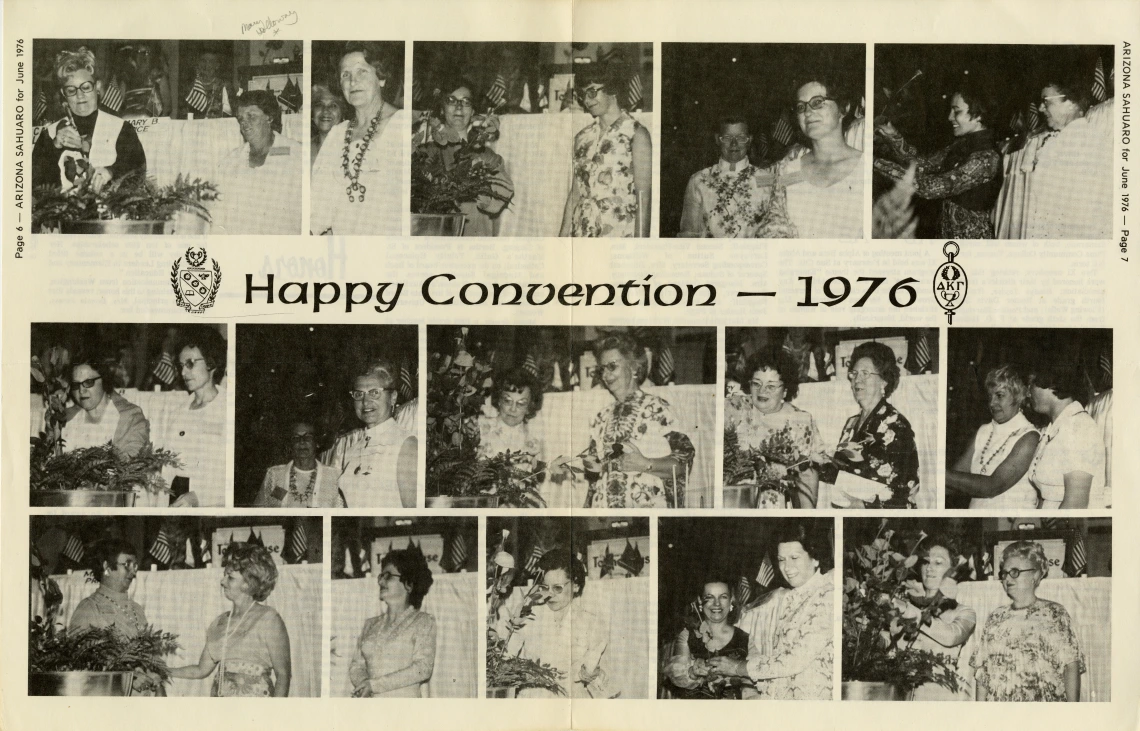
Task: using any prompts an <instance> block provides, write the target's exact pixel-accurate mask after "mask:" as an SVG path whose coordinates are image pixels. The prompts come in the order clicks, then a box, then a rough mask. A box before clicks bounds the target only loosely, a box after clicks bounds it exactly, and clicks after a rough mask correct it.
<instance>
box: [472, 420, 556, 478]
mask: <svg viewBox="0 0 1140 731" xmlns="http://www.w3.org/2000/svg"><path fill="white" fill-rule="evenodd" d="M477 423H478V425H479V450H478V455H479V456H480V457H482V458H484V459H491V458H492V457H494V456H495V455H497V454H502V453H504V452H510V453H511V455H512V456H515V455H517V458H515V459H513V460H512V463H513V464H516V465H520V466H527V467H530V468H531V469H532V470H533V469H537V466H538V464H537V463H538V462H542V461H545V460H544V456H543V451H544V450H543V442H544V440H543V437H542V428H541V427H539V426H538V424H537V423H535V422H533V421H524V422H522V423H521V424H519V425H518V426H508V425H507V424H506V422H504V421H503V420H502V419H501V418H500V417H498V416H487V415H485V414H480V415H479V418H478V421H477Z"/></svg>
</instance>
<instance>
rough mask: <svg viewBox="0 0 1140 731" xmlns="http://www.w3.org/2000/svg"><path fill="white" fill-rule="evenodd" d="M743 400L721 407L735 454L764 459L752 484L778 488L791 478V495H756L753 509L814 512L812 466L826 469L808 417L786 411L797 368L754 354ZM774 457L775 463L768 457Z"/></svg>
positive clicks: (778, 354) (784, 358) (783, 358)
mask: <svg viewBox="0 0 1140 731" xmlns="http://www.w3.org/2000/svg"><path fill="white" fill-rule="evenodd" d="M744 374H745V376H746V379H745V381H744V383H742V384H741V386H742V389H743V390H744V393H745V394H746V395H745V396H744V397H737V398H730V399H727V400H726V401H725V406H724V428H725V429H731V430H733V431H735V432H736V437H737V442H738V444H739V447H740V449H741V450H756V453H758V454H761V455H765V456H764V465H765V466H764V467H763V468H758V469H762V471H763V473H764V474H758V475H756V476H755V479H756V484H758V485H763V484H765V483H769V484H771V483H772V482H774V481H776V482H784V481H786V479H787V477H788V476H791V478H792V482H794V484H795V493H794V494H793V495H791V496H786V495H785V494H784V492H783V491H781V490H779V489H776V488H773V487H769V488H767V489H761V490H760V492H759V494H758V495H757V496H756V505H757V507H761V508H784V507H788V505H789V503H790V504H791V505H792V506H794V507H800V508H814V507H815V504H816V497H817V495H818V490H819V472H818V470H817V469H816V468H815V467H814V466H813V464H815V465H818V464H825V463H827V462H828V461H829V460H828V456H827V453H826V452H825V451H824V448H823V438H822V437H821V436H820V435H819V428H818V427H817V426H816V424H815V419H814V418H812V415H811V414H809V413H808V412H806V411H803V410H802V409H798V408H796V407H795V406H793V405H792V401H794V400H795V398H796V395H797V394H798V393H799V389H800V369H799V366H798V364H797V363H796V362H795V361H794V360H793V359H792V357H791V356H789V355H788V354H787V353H785V352H784V351H782V350H779V351H777V350H767V349H765V350H759V351H757V352H756V353H755V354H753V355H752V357H751V358H749V360H748V363H747V364H746V366H745V368H744ZM775 453H779V455H780V456H779V458H776V457H774V456H773V455H774V454H775Z"/></svg>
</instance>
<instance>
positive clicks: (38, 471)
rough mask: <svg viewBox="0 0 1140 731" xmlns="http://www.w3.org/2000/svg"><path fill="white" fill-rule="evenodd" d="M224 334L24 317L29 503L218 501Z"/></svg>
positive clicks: (215, 504)
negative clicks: (26, 330)
mask: <svg viewBox="0 0 1140 731" xmlns="http://www.w3.org/2000/svg"><path fill="white" fill-rule="evenodd" d="M226 330H227V327H226V325H224V324H211V325H162V324H157V323H149V324H134V323H82V322H81V323H55V322H52V323H32V325H31V353H32V355H31V377H30V378H29V385H30V391H31V413H30V415H29V416H30V422H31V423H30V433H31V463H30V468H31V479H30V484H29V488H30V504H31V505H32V506H33V507H57V508H58V507H84V508H92V507H141V508H165V507H168V506H169V507H174V508H197V507H203V508H221V507H225V506H226V505H227V496H226V475H227V472H226V439H227V431H228V428H227V424H226V391H227V387H226V383H227V378H226V362H227V357H228V350H227V334H226Z"/></svg>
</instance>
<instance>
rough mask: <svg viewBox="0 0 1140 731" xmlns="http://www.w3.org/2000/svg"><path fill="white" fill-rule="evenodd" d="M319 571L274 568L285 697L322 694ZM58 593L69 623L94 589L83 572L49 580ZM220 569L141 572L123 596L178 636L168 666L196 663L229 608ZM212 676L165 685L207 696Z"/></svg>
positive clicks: (36, 599)
mask: <svg viewBox="0 0 1140 731" xmlns="http://www.w3.org/2000/svg"><path fill="white" fill-rule="evenodd" d="M324 570H325V569H324V566H323V565H320V564H312V565H305V564H298V565H285V566H278V567H277V571H278V576H277V586H276V588H274V590H273V593H272V594H270V595H269V598H268V599H266V600H265V604H266V605H268V606H270V607H273V608H274V609H276V610H277V613H278V614H280V615H281V619H282V620H284V622H285V627H286V629H288V631H289V646H290V650H291V651H292V665H293V677H292V680H291V682H290V685H289V695H290V696H291V697H294V698H316V697H319V696H320V695H321V611H322V610H321V580H322V576H323V574H324ZM52 578H54V579H55V580H56V581H57V582H59V588H60V589H61V590H62V591H63V605H62V611H63V614H62V620H61V621H62V622H63V624H64V626H66V625H67V623H68V622H69V621H71V615H72V613H73V612H74V611H75V607H76V606H77V605H78V604H79V602H80V601H81V600H82V599H84V598H85V597H86V596H87V595H89V594H91V593H93V592H94V591H95V590H96V589H97V588H98V587H99V585H98V584H96V583H94V582H88V581H86V579H85V573H84V572H79V571H77V572H74V573H71V574H67V575H66V576H55V577H52ZM221 580H222V569H221V568H208V569H187V570H184V571H140V572H139V574H138V576H137V577H136V578H135V580H134V582H133V583H132V584H131V589H130V591H129V592H128V595H129V596H130V598H131V599H133V600H134V601H136V602H138V603H139V604H141V605H142V607H143V610H144V611H145V612H146V618H147V621H148V622H150V623H151V625H153V626H154V627H156V628H158V629H160V630H162V631H164V632H172V633H174V634H176V635H178V642H179V644H181V645H182V651H181V653H180V654H179V655H177V656H173V657H168V658H166V662H167V664H168V665H171V666H179V665H192V664H197V662H198V657H199V656H200V655H201V654H202V648H203V647H204V646H205V644H206V628H207V627H209V625H210V623H211V622H213V621H214V619H216V618H217V617H218V615H219V614H222V613H223V612H227V611H229V610H230V609H231V608H232V607H231V605H230V603H229V602H228V601H226V600H225V598H224V597H223V596H222V589H221V586H220V583H221ZM31 599H32V601H31V605H32V606H31V612H32V616H33V617H34V616H37V615H40V614H42V612H43V602H42V599H41V597H40V595H39V591H38V588H37V589H34V590H33V592H32V598H31ZM212 682H213V676H212V675H211V676H210V677H209V678H206V679H205V680H174V681H173V683H172V684H171V685H168V686H167V689H166V692H167V694H168V695H171V696H209V695H210V684H211V683H212Z"/></svg>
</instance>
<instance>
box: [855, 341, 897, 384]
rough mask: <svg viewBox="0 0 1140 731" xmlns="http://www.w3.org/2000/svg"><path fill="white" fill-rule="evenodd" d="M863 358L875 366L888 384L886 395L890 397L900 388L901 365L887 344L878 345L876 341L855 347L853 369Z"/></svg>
mask: <svg viewBox="0 0 1140 731" xmlns="http://www.w3.org/2000/svg"><path fill="white" fill-rule="evenodd" d="M863 358H867V359H869V360H870V361H871V363H873V364H874V366H875V370H877V371H878V372H879V375H880V376H882V377H883V380H884V381H886V382H887V390H886V395H887V396H890V395H891V394H892V393H894V392H895V389H896V388H898V387H899V378H900V377H901V376H902V372H901V371H900V370H899V364H898V362H897V361H896V360H895V351H893V350H891V348H890V346H889V345H887V344H885V343H877V342H875V341H873V340H872V341H868V342H866V343H860V344H859V345H856V346H855V350H853V351H852V352H851V366H850V367H851V368H852V369H854V368H855V364H856V363H858V362H859V361H860V360H862V359H863Z"/></svg>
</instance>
